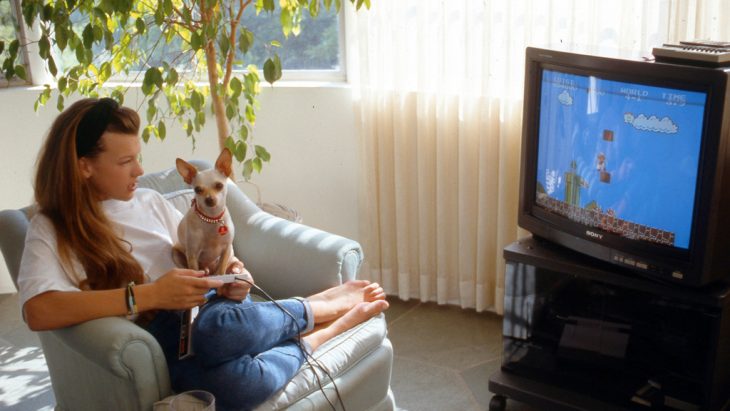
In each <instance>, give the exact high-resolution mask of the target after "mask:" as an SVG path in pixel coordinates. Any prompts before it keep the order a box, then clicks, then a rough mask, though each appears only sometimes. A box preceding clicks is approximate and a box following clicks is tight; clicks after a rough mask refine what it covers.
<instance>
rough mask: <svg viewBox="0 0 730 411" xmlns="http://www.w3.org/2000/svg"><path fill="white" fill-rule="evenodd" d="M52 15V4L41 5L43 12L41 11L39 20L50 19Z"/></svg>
mask: <svg viewBox="0 0 730 411" xmlns="http://www.w3.org/2000/svg"><path fill="white" fill-rule="evenodd" d="M52 17H53V6H52V5H50V4H46V5H45V6H43V12H42V13H41V20H43V21H50V20H51V18H52Z"/></svg>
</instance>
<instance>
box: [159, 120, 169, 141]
mask: <svg viewBox="0 0 730 411" xmlns="http://www.w3.org/2000/svg"><path fill="white" fill-rule="evenodd" d="M157 131H158V132H159V137H160V140H165V136H166V135H167V126H166V125H165V122H164V121H162V120H160V122H159V123H157Z"/></svg>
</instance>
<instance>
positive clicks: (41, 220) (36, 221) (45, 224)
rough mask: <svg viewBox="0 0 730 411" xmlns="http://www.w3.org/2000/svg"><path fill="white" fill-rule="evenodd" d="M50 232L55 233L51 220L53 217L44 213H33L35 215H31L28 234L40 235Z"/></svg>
mask: <svg viewBox="0 0 730 411" xmlns="http://www.w3.org/2000/svg"><path fill="white" fill-rule="evenodd" d="M49 233H50V234H53V235H55V231H54V228H53V222H52V221H51V219H50V218H48V216H47V215H45V214H43V213H40V212H38V213H35V215H33V217H31V219H30V223H29V225H28V234H29V235H31V234H36V235H39V234H49Z"/></svg>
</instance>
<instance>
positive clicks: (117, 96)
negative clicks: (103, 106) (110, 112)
mask: <svg viewBox="0 0 730 411" xmlns="http://www.w3.org/2000/svg"><path fill="white" fill-rule="evenodd" d="M112 98H113V99H114V100H116V101H117V102H118V103H119V105H120V106H121V105H124V87H122V86H117V87H116V88H115V89H114V90H113V91H112Z"/></svg>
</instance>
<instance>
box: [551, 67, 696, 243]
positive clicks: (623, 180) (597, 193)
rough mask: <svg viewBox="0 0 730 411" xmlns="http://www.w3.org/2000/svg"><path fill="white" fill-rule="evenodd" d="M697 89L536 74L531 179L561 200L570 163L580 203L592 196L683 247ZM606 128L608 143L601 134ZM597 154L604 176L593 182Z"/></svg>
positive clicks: (689, 212)
mask: <svg viewBox="0 0 730 411" xmlns="http://www.w3.org/2000/svg"><path fill="white" fill-rule="evenodd" d="M705 97H706V96H705V94H704V93H698V92H691V91H686V90H678V89H668V88H661V87H650V86H645V85H638V84H633V83H622V82H616V81H610V80H605V79H600V78H596V77H586V76H579V75H574V74H567V73H562V72H558V71H554V70H545V71H544V72H543V83H542V94H541V99H542V102H541V112H540V129H539V133H540V136H539V141H540V143H539V151H538V170H537V180H538V181H539V182H540V183H541V184H542V185H543V187H545V188H546V191H547V192H548V194H549V195H550V196H551V197H553V198H556V199H559V200H562V201H564V199H565V191H564V190H565V172H566V171H569V170H570V164H571V161H573V160H575V161H576V163H577V170H578V175H579V176H581V177H582V178H583V179H584V180H585V182H586V183H587V185H588V187H587V188H583V189H581V194H580V206H582V207H585V206H586V205H587V204H588V203H589V202H591V201H596V202H597V203H598V205H599V206H600V207H601V208H602V209H603V210H604V212H605V211H607V210H608V209H613V210H614V211H615V213H616V216H617V217H619V218H622V219H624V220H628V221H631V222H635V223H639V224H644V225H647V226H650V227H656V228H659V229H662V230H666V231H671V232H674V233H675V246H676V247H682V248H687V247H688V245H689V237H690V228H691V226H692V209H693V206H694V195H695V184H696V180H697V163H698V158H699V150H700V143H701V133H702V121H703V113H704V106H705V100H706V98H705ZM604 130H611V131H613V141H605V140H604V139H603V132H604ZM599 153H603V154H604V155H605V170H606V171H607V172H609V173H610V174H611V182H610V183H603V182H601V181H600V180H599V171H598V169H597V167H598V154H599Z"/></svg>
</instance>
